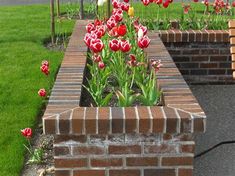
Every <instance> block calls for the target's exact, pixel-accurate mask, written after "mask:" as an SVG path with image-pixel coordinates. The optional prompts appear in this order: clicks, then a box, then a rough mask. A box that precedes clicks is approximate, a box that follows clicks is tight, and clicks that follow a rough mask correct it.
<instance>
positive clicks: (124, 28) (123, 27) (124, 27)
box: [117, 24, 127, 36]
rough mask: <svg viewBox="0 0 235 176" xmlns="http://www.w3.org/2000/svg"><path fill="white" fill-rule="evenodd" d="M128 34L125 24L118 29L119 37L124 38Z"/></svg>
mask: <svg viewBox="0 0 235 176" xmlns="http://www.w3.org/2000/svg"><path fill="white" fill-rule="evenodd" d="M126 32H127V28H126V25H125V24H122V25H120V26H119V27H118V29H117V33H118V35H119V36H124V35H125V34H126Z"/></svg>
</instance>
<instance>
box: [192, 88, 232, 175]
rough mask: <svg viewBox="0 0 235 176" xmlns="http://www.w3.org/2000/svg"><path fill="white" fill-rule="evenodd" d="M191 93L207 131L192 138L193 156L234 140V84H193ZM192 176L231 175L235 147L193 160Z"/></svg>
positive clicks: (220, 149)
mask: <svg viewBox="0 0 235 176" xmlns="http://www.w3.org/2000/svg"><path fill="white" fill-rule="evenodd" d="M191 90H192V91H193V94H194V95H195V96H196V98H197V99H198V101H199V103H200V105H201V106H202V108H203V109H204V111H205V113H206V115H207V131H206V133H205V134H200V135H196V136H195V140H196V154H197V153H200V152H202V151H204V150H206V149H208V148H210V147H212V146H213V145H215V144H217V143H220V142H222V141H229V140H235V85H194V86H191ZM194 175H195V176H234V175H235V144H227V145H223V146H220V147H218V148H216V149H215V150H213V151H211V152H209V153H207V154H205V155H204V156H201V157H200V158H197V159H196V161H195V174H194Z"/></svg>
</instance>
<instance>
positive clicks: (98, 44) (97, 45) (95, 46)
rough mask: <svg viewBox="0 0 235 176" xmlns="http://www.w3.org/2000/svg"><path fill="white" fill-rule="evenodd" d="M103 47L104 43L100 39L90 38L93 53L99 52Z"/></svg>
mask: <svg viewBox="0 0 235 176" xmlns="http://www.w3.org/2000/svg"><path fill="white" fill-rule="evenodd" d="M103 48H104V44H103V42H102V40H100V39H98V38H97V39H92V40H91V42H90V49H91V50H92V51H93V52H94V53H99V52H101V51H102V49H103Z"/></svg>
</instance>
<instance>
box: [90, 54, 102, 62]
mask: <svg viewBox="0 0 235 176" xmlns="http://www.w3.org/2000/svg"><path fill="white" fill-rule="evenodd" d="M92 59H93V61H94V62H97V63H98V62H100V61H101V60H102V59H101V56H100V55H94V56H92Z"/></svg>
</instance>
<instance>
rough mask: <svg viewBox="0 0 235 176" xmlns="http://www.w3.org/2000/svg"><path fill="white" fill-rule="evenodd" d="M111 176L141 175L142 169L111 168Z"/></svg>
mask: <svg viewBox="0 0 235 176" xmlns="http://www.w3.org/2000/svg"><path fill="white" fill-rule="evenodd" d="M109 176H140V170H131V169H129V170H109Z"/></svg>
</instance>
